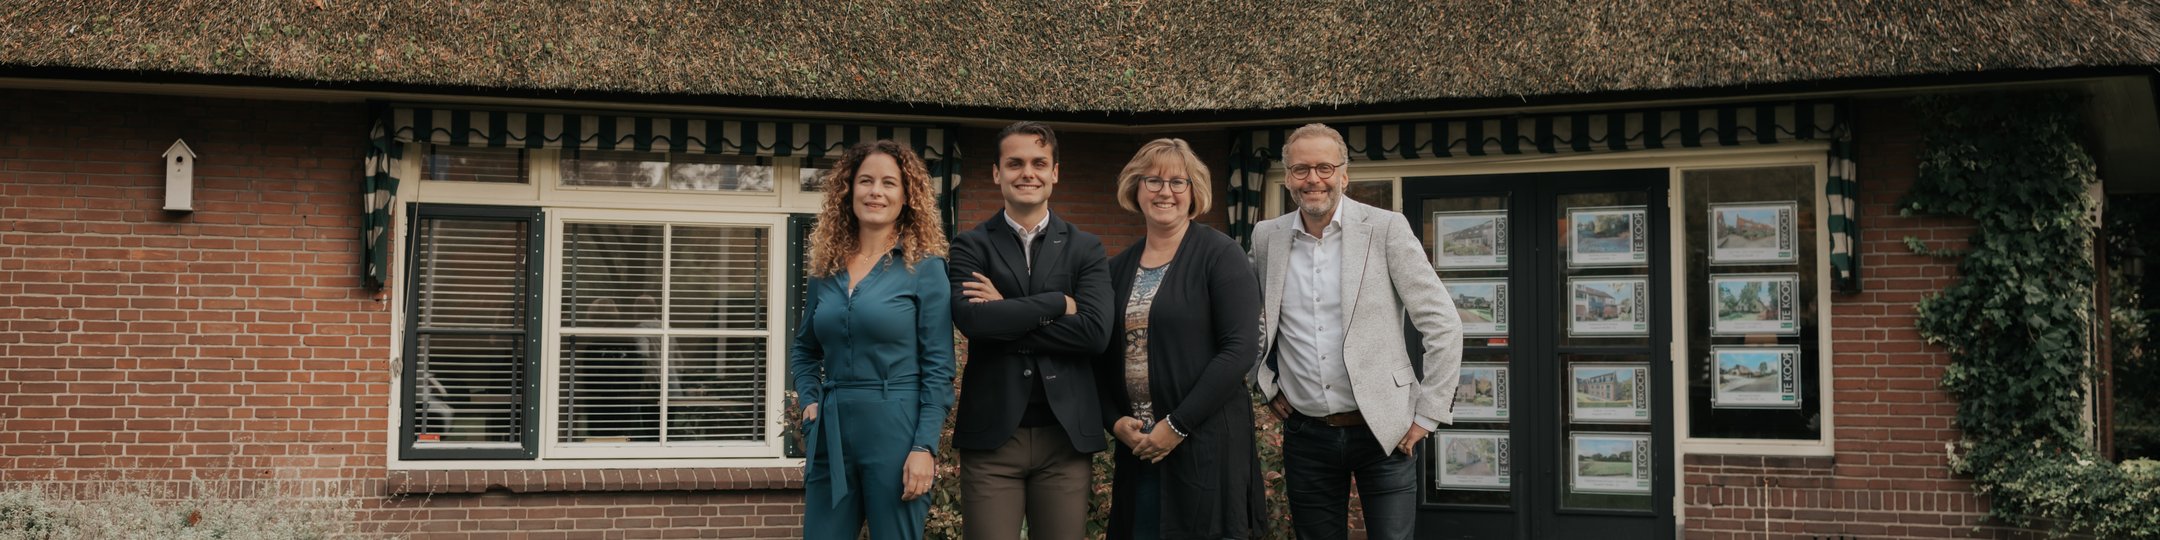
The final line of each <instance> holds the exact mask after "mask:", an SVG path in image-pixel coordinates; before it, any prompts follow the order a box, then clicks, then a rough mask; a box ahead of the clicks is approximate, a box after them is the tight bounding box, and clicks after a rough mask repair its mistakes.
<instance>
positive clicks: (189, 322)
mask: <svg viewBox="0 0 2160 540" xmlns="http://www.w3.org/2000/svg"><path fill="white" fill-rule="evenodd" d="M367 127H368V118H367V115H366V108H365V106H363V105H361V104H357V103H337V104H327V103H298V102H278V101H259V100H232V99H202V98H178V97H164V96H133V95H110V94H87V93H62V92H33V91H15V90H4V91H0V483H5V484H6V485H8V486H20V485H25V484H29V483H41V484H57V485H59V486H62V487H82V486H86V485H87V486H95V485H98V484H100V483H105V482H106V481H110V480H115V479H126V480H131V481H148V482H151V483H154V484H160V485H162V486H163V487H170V488H175V489H190V488H191V486H198V485H201V483H202V482H205V481H206V479H208V480H215V481H217V482H219V485H224V484H223V483H224V482H227V481H232V482H234V483H235V485H238V484H240V483H246V484H247V485H257V486H263V485H271V486H274V485H283V484H306V485H308V486H312V487H304V488H301V489H311V490H312V489H332V490H336V491H334V492H336V493H350V494H352V495H353V496H354V500H353V504H352V507H353V508H355V509H356V510H358V511H359V514H358V519H359V521H361V522H362V523H364V524H365V525H364V526H365V527H366V528H367V529H369V530H376V531H381V532H389V533H397V534H403V535H409V536H411V537H416V538H465V537H472V536H496V535H495V534H471V533H485V532H489V531H535V530H546V531H553V532H549V533H547V535H557V536H559V537H590V536H594V535H595V534H596V533H597V532H598V531H603V530H605V531H615V532H613V533H612V534H616V535H628V536H632V537H639V536H654V537H658V536H661V535H680V534H690V535H701V536H716V535H717V536H731V537H744V536H757V537H772V538H793V537H799V536H800V528H799V521H800V516H801V511H802V509H801V493H800V491H799V490H794V489H743V488H745V487H759V486H770V485H780V486H783V487H786V486H799V485H800V481H799V479H793V480H792V483H791V480H790V479H785V478H779V479H776V478H771V476H773V475H772V474H771V473H770V472H762V473H761V474H763V475H764V477H758V478H732V477H730V475H729V474H727V473H726V472H725V471H712V470H703V471H699V470H686V471H669V472H668V473H667V474H665V475H662V474H658V473H655V474H652V475H650V476H652V478H651V479H646V478H642V477H640V478H635V479H628V480H617V481H593V482H580V483H579V484H576V485H574V486H572V485H566V484H564V483H560V482H557V483H553V484H551V483H549V482H548V480H549V478H548V477H547V476H545V475H532V474H528V475H516V476H517V478H511V476H513V475H508V474H506V473H498V474H502V476H503V477H502V478H492V477H486V476H483V477H481V478H479V479H478V480H477V482H478V485H477V486H474V485H472V484H470V483H467V484H457V485H459V486H463V487H470V488H473V489H471V490H470V491H475V493H437V494H433V495H425V494H410V495H402V494H401V493H418V492H427V491H430V489H429V488H428V487H427V485H426V484H425V481H426V480H425V479H422V480H419V482H421V483H420V484H417V485H416V484H414V482H415V480H413V479H411V478H407V477H406V476H405V475H389V474H388V473H387V471H386V468H385V466H386V463H387V455H386V453H385V452H386V450H387V448H388V444H389V442H388V441H389V431H388V428H387V427H386V426H387V425H388V416H389V415H390V414H391V412H390V411H391V403H392V401H391V400H392V396H393V389H392V388H391V386H390V382H389V381H390V377H389V372H390V366H389V358H390V349H389V348H390V346H391V343H390V339H389V333H390V328H391V326H390V325H391V324H392V323H393V321H391V320H390V317H389V314H388V311H387V309H388V305H387V303H386V302H383V301H381V300H379V299H378V296H377V295H375V294H374V293H373V292H372V291H368V290H366V289H364V288H362V287H361V285H360V280H359V277H358V276H359V272H360V266H359V257H360V246H359V243H358V240H357V239H358V238H359V233H360V231H359V223H360V216H359V212H360V206H361V201H360V193H359V186H358V185H357V182H358V179H359V178H360V154H361V151H362V149H363V148H364V146H363V145H364V144H365V142H366V140H365V135H366V133H367ZM175 138H185V139H186V140H187V142H188V144H189V146H191V147H193V149H194V150H195V151H196V152H197V153H198V154H200V157H201V161H200V164H199V165H197V167H196V169H195V174H196V182H197V186H196V189H195V208H196V210H195V212H193V213H191V214H173V213H167V212H165V211H164V210H162V207H163V194H164V175H163V169H162V168H161V164H160V158H159V155H160V154H162V153H163V151H164V150H165V148H166V147H167V146H168V145H170V144H172V141H173V139H175ZM615 472H618V473H619V472H620V471H615ZM647 472H650V471H647ZM550 474H563V473H550ZM392 476H396V477H395V478H392ZM422 476H426V475H422ZM663 476H664V477H665V478H663ZM594 477H595V478H600V477H601V475H598V474H595V475H594ZM648 480H650V481H649V482H648ZM243 481H244V482H243ZM451 482H453V483H454V482H455V481H454V480H453V481H451ZM731 482H734V483H731ZM688 487H696V488H700V489H696V490H688V489H686V488H688ZM460 489H462V488H460ZM458 490H459V489H449V490H447V491H458ZM548 490H581V491H548ZM547 535H538V536H536V537H548V536H547Z"/></svg>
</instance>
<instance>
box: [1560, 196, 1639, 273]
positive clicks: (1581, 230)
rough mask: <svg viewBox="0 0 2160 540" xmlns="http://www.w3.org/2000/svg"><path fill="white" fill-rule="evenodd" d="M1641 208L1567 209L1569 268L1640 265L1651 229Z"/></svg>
mask: <svg viewBox="0 0 2160 540" xmlns="http://www.w3.org/2000/svg"><path fill="white" fill-rule="evenodd" d="M1647 216H1648V214H1646V213H1645V212H1644V210H1643V207H1641V206H1600V207H1590V208H1571V209H1569V210H1568V266H1570V267H1585V266H1643V265H1645V264H1648V263H1649V262H1650V240H1649V233H1650V227H1649V224H1648V221H1647Z"/></svg>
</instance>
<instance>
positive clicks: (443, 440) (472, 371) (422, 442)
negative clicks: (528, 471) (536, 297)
mask: <svg viewBox="0 0 2160 540" xmlns="http://www.w3.org/2000/svg"><path fill="white" fill-rule="evenodd" d="M414 214H415V218H414V225H413V228H412V234H411V236H410V237H409V238H410V242H408V244H409V245H411V246H413V256H412V258H411V259H410V260H411V262H412V266H411V269H410V271H409V275H411V276H412V279H411V285H410V287H408V288H409V289H410V290H411V291H412V293H411V296H410V297H409V298H408V301H409V303H408V304H407V305H409V306H411V307H410V308H409V309H408V311H407V313H408V314H407V324H408V325H407V327H406V328H407V330H406V334H405V339H406V343H405V349H406V355H405V357H406V358H407V359H408V361H407V362H406V363H405V370H404V374H403V375H404V380H405V381H406V382H407V383H408V384H407V392H406V395H407V399H405V400H404V413H405V420H406V425H407V426H408V429H406V430H404V433H403V434H402V435H403V441H404V443H405V444H404V447H405V450H406V451H405V453H404V455H405V457H407V458H410V459H430V458H530V457H532V456H533V454H534V451H535V445H534V442H535V441H536V433H535V430H534V428H535V427H536V424H534V423H533V422H532V418H533V414H534V408H535V405H536V403H537V401H536V399H535V396H534V395H533V394H532V393H531V392H530V389H531V388H532V384H531V383H532V382H533V381H534V380H535V379H536V377H537V375H538V373H537V372H536V371H535V370H534V369H533V368H534V365H533V363H532V359H533V358H534V353H535V351H536V350H537V349H538V347H537V345H538V339H537V337H538V334H537V333H535V332H534V331H533V330H534V329H535V327H536V326H537V324H536V323H537V322H538V318H537V317H536V315H537V313H535V312H534V311H533V310H532V309H531V307H532V304H531V302H530V299H531V298H532V294H531V291H532V289H533V287H534V284H535V282H536V280H537V278H538V273H537V265H535V264H534V263H533V259H534V257H533V251H532V245H533V239H534V238H535V237H536V234H537V232H538V229H537V227H538V226H539V213H538V212H537V211H534V210H532V209H523V208H499V207H493V208H491V207H458V206H420V207H417V210H416V211H415V212H414Z"/></svg>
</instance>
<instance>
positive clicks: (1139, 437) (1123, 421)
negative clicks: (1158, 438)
mask: <svg viewBox="0 0 2160 540" xmlns="http://www.w3.org/2000/svg"><path fill="white" fill-rule="evenodd" d="M1141 425H1143V424H1141V423H1140V419H1138V418H1133V417H1130V416H1126V417H1121V418H1118V419H1117V423H1114V424H1111V425H1110V434H1111V435H1114V436H1116V437H1117V440H1118V442H1121V443H1125V447H1126V448H1131V449H1133V453H1134V454H1135V455H1137V454H1139V453H1140V445H1141V443H1143V442H1146V440H1147V434H1146V433H1141V432H1140V426H1141Z"/></svg>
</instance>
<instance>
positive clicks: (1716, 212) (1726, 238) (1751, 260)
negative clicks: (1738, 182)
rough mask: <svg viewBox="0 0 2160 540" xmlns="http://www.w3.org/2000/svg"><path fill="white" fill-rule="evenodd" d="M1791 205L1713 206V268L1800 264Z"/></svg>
mask: <svg viewBox="0 0 2160 540" xmlns="http://www.w3.org/2000/svg"><path fill="white" fill-rule="evenodd" d="M1796 208H1798V205H1797V204H1795V203H1793V202H1791V201H1786V202H1774V203H1745V204H1713V205H1710V264H1776V263H1789V262H1793V261H1796V260H1798V259H1797V254H1798V251H1797V250H1796V249H1795V247H1794V246H1795V244H1797V243H1798V240H1796V239H1795V234H1794V229H1793V216H1794V214H1796V213H1797V211H1796V210H1795V209H1796Z"/></svg>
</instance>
